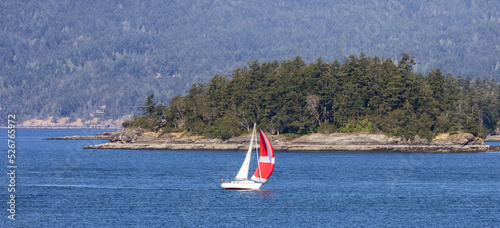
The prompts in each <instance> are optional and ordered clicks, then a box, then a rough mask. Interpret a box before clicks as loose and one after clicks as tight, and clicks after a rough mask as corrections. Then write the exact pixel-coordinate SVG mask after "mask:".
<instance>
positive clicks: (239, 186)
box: [221, 124, 274, 190]
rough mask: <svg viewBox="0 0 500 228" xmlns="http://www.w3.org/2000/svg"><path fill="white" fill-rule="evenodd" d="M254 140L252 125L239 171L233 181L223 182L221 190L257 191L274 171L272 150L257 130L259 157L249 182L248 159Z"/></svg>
mask: <svg viewBox="0 0 500 228" xmlns="http://www.w3.org/2000/svg"><path fill="white" fill-rule="evenodd" d="M254 138H255V124H254V125H253V131H252V140H251V141H250V147H249V148H248V151H247V154H246V157H245V160H244V161H243V164H242V165H241V168H240V171H239V172H238V174H236V177H235V178H234V180H232V181H229V182H223V183H222V184H221V186H222V188H223V189H233V190H257V189H259V188H260V186H261V185H262V184H264V183H265V182H266V181H267V179H268V178H269V177H270V176H271V174H272V173H273V170H274V149H273V146H272V145H271V142H270V141H269V139H268V138H267V136H266V135H265V134H264V132H262V130H260V129H259V138H260V140H259V141H260V155H259V156H257V162H258V164H257V168H256V169H255V172H254V174H253V175H252V178H250V179H251V180H249V179H248V171H249V168H250V159H251V157H252V149H253V148H252V146H253V142H254Z"/></svg>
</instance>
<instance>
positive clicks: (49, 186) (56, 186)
mask: <svg viewBox="0 0 500 228" xmlns="http://www.w3.org/2000/svg"><path fill="white" fill-rule="evenodd" d="M25 186H26V187H47V188H92V189H128V190H170V191H180V190H183V189H172V188H147V187H146V188H145V187H124V186H106V185H86V184H82V185H74V184H34V185H25ZM184 190H185V189H184Z"/></svg>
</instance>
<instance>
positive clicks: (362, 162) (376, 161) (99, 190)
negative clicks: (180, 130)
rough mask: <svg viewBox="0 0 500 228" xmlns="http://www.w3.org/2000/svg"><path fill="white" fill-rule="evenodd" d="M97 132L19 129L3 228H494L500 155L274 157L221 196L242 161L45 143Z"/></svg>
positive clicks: (2, 193) (499, 209)
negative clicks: (272, 163)
mask: <svg viewBox="0 0 500 228" xmlns="http://www.w3.org/2000/svg"><path fill="white" fill-rule="evenodd" d="M102 131H104V130H41V129H37V130H30V129H18V131H17V132H16V149H17V154H16V165H17V169H16V192H15V194H16V203H15V206H16V215H15V218H16V220H15V221H12V220H10V219H8V218H7V216H8V215H9V212H8V211H7V210H6V209H7V208H8V206H9V205H8V204H7V203H6V202H7V201H8V200H9V198H8V197H9V193H8V191H7V189H8V184H9V177H8V176H7V175H6V176H4V178H2V181H1V182H0V183H1V185H2V186H0V197H1V199H0V202H4V203H1V205H3V206H2V208H3V209H1V210H0V216H1V217H2V218H1V219H0V227H129V226H132V227H243V226H245V227H247V226H248V227H257V226H259V227H500V152H490V153H460V154H425V153H299V152H286V153H285V152H281V153H280V152H277V154H276V168H275V171H274V173H273V175H272V176H271V178H270V179H269V180H268V182H267V183H266V184H264V185H263V186H262V188H261V189H262V190H259V191H229V190H222V189H221V187H220V183H221V178H231V177H233V176H234V175H236V173H237V172H238V169H239V167H240V165H241V163H242V162H243V159H244V156H245V152H243V151H233V152H231V151H139V150H84V149H82V148H83V147H84V146H86V145H90V144H96V143H101V142H103V141H49V140H42V139H44V138H48V137H55V136H65V135H92V134H95V133H98V132H102ZM4 134H5V136H4V138H7V132H6V130H4ZM4 141H6V140H4ZM491 143H492V144H498V142H491ZM4 148H6V149H5V153H4V154H7V153H6V152H7V146H5V147H4ZM3 157H4V158H3V159H1V158H0V160H1V164H3V167H4V168H3V170H4V172H8V169H7V166H8V163H7V162H8V161H7V160H8V159H7V156H3ZM253 160H255V159H253ZM254 164H255V163H253V164H251V167H255V165H254Z"/></svg>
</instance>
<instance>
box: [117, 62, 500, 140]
mask: <svg viewBox="0 0 500 228" xmlns="http://www.w3.org/2000/svg"><path fill="white" fill-rule="evenodd" d="M414 66H415V62H414V57H412V56H410V55H409V54H405V53H403V54H402V55H401V59H400V60H399V61H398V62H397V63H395V62H393V61H392V60H391V59H390V58H387V59H383V58H382V59H381V58H378V57H373V58H372V57H366V56H364V55H361V56H359V57H355V56H353V55H351V56H350V57H349V58H345V59H344V63H343V64H340V63H339V62H338V61H334V62H323V60H322V59H321V58H319V59H318V60H316V61H315V62H313V63H311V64H309V65H308V64H306V63H305V62H304V61H302V60H301V58H300V57H296V58H295V59H294V60H287V61H284V62H282V63H279V62H277V61H274V62H263V63H259V62H258V61H253V62H251V63H250V64H249V65H248V67H242V68H238V69H236V70H235V71H234V73H233V74H231V75H229V76H228V77H226V76H224V75H216V76H214V77H213V78H212V79H211V80H210V82H209V83H200V84H195V85H193V87H192V88H191V89H190V90H189V92H188V94H187V95H186V96H176V97H175V98H174V99H172V101H170V103H169V104H168V105H163V104H160V105H157V104H156V102H155V101H154V95H150V96H149V97H148V98H147V99H146V103H145V105H144V106H143V107H142V108H141V109H142V111H143V115H142V116H141V117H136V118H135V119H134V120H133V121H126V122H124V124H123V125H124V126H125V127H141V128H149V129H152V130H155V131H162V133H168V132H182V131H186V132H187V133H189V134H190V135H204V136H208V137H218V138H223V139H227V138H230V137H234V136H238V135H240V134H242V133H244V132H247V131H248V130H250V129H251V127H252V124H253V123H257V124H258V125H259V128H262V129H265V130H267V131H269V132H272V133H275V134H279V133H281V134H292V135H303V134H308V133H313V132H322V133H329V132H370V133H384V134H387V135H393V136H403V137H405V138H414V137H415V136H416V135H418V136H420V137H422V138H427V139H432V138H434V137H435V136H436V135H437V134H439V133H449V132H457V131H463V132H468V133H472V134H474V135H475V136H479V137H484V136H485V135H486V134H487V133H490V132H493V131H494V130H495V128H497V127H498V126H499V125H500V115H499V114H500V83H498V82H497V81H495V80H494V79H486V78H477V79H475V80H472V79H471V78H470V77H465V78H464V77H461V76H459V77H453V76H452V75H450V74H447V75H444V74H443V73H442V72H441V70H440V69H436V70H433V71H431V72H430V73H428V74H427V75H423V74H419V73H415V72H413V67H414ZM167 106H168V107H167Z"/></svg>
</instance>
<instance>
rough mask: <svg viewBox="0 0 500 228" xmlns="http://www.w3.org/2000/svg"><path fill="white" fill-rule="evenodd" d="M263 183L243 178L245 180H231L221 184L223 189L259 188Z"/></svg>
mask: <svg viewBox="0 0 500 228" xmlns="http://www.w3.org/2000/svg"><path fill="white" fill-rule="evenodd" d="M261 185H262V183H259V182H254V181H251V180H243V181H237V180H234V181H231V182H224V183H222V184H221V186H222V188H223V189H228V190H257V189H259V188H260V186H261Z"/></svg>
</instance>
